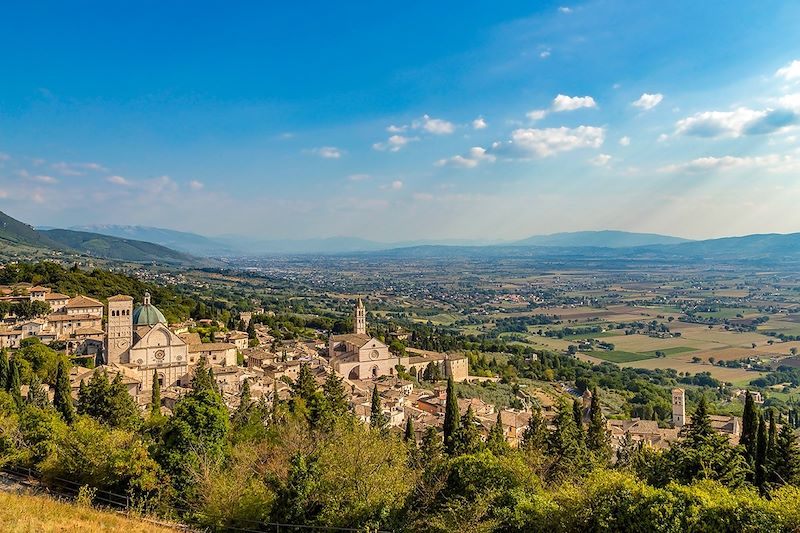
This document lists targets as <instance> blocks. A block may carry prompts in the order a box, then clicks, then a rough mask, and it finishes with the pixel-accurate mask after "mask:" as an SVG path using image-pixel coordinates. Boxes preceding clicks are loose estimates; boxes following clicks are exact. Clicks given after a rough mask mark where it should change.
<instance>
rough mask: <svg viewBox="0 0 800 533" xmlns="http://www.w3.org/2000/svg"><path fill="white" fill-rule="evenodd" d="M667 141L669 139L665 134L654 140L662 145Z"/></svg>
mask: <svg viewBox="0 0 800 533" xmlns="http://www.w3.org/2000/svg"><path fill="white" fill-rule="evenodd" d="M667 139H669V135H667V134H666V133H662V134H661V135H659V136H658V139H656V140H657V141H658V142H660V143H663V142H666V141H667Z"/></svg>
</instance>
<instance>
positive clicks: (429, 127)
mask: <svg viewBox="0 0 800 533" xmlns="http://www.w3.org/2000/svg"><path fill="white" fill-rule="evenodd" d="M411 126H412V127H413V128H414V129H419V128H422V129H423V130H425V131H427V132H428V133H433V134H434V135H448V134H450V133H453V131H455V129H456V127H455V125H454V124H453V123H452V122H448V121H447V120H443V119H440V118H431V117H430V116H429V115H423V116H422V119H421V120H418V121H417V120H415V121H414V122H413V123H412V124H411Z"/></svg>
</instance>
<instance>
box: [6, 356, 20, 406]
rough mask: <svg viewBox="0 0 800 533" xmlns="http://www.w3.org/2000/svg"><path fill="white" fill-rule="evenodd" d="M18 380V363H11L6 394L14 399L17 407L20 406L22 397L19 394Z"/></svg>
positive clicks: (14, 361)
mask: <svg viewBox="0 0 800 533" xmlns="http://www.w3.org/2000/svg"><path fill="white" fill-rule="evenodd" d="M20 386H21V383H20V378H19V363H17V361H16V360H12V361H11V367H10V371H9V376H8V393H9V394H11V397H12V398H13V399H14V403H15V404H17V407H20V406H21V405H22V395H21V394H20V391H19V389H20Z"/></svg>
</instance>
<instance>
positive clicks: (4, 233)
mask: <svg viewBox="0 0 800 533" xmlns="http://www.w3.org/2000/svg"><path fill="white" fill-rule="evenodd" d="M9 246H10V247H14V246H16V247H28V248H29V249H39V250H58V251H62V252H63V251H69V252H73V253H83V254H88V255H92V256H95V257H102V258H106V259H112V260H122V261H136V262H151V261H157V262H162V263H168V264H176V265H190V264H191V265H195V266H196V265H199V264H201V263H198V259H197V257H196V256H204V257H225V256H228V257H236V256H251V257H253V256H266V255H270V254H284V255H291V254H351V253H357V254H373V255H381V254H383V255H386V256H392V257H416V258H423V257H456V256H464V257H482V258H491V257H530V258H544V259H547V260H563V261H568V260H570V259H583V260H609V261H628V262H631V261H660V262H692V263H703V262H704V261H709V262H714V261H716V262H739V261H743V262H750V263H763V264H776V263H786V262H793V263H800V233H790V234H765V235H746V236H742V237H725V238H720V239H707V240H697V241H691V240H688V239H682V238H679V237H671V236H667V235H658V234H653V233H633V232H627V231H615V230H603V231H578V232H571V233H554V234H551V235H536V236H532V237H528V238H527V239H522V240H519V241H506V242H503V241H495V242H486V241H477V240H452V241H407V242H393V243H384V242H377V241H371V240H368V239H360V238H357V237H331V238H321V239H299V240H292V239H259V238H256V237H243V236H236V235H225V236H220V237H205V236H202V235H198V234H195V233H188V232H181V231H174V230H169V229H163V228H153V227H144V226H119V225H105V226H100V225H98V226H81V227H75V228H71V229H69V230H62V229H48V230H44V229H41V230H35V229H34V228H32V227H31V226H29V225H27V224H24V223H22V222H19V221H18V220H15V219H13V218H11V217H9V216H8V215H5V214H3V213H0V251H3V250H5V249H8V247H9ZM209 261H213V260H209ZM208 264H209V263H205V264H204V266H205V265H208ZM215 264H217V265H219V264H221V263H218V262H217V263H215Z"/></svg>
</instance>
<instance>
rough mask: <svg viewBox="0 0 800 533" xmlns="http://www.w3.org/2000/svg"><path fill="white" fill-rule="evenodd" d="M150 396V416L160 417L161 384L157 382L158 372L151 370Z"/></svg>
mask: <svg viewBox="0 0 800 533" xmlns="http://www.w3.org/2000/svg"><path fill="white" fill-rule="evenodd" d="M151 390H152V394H151V395H150V416H155V417H158V416H161V383H159V382H158V370H153V385H152V389H151Z"/></svg>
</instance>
